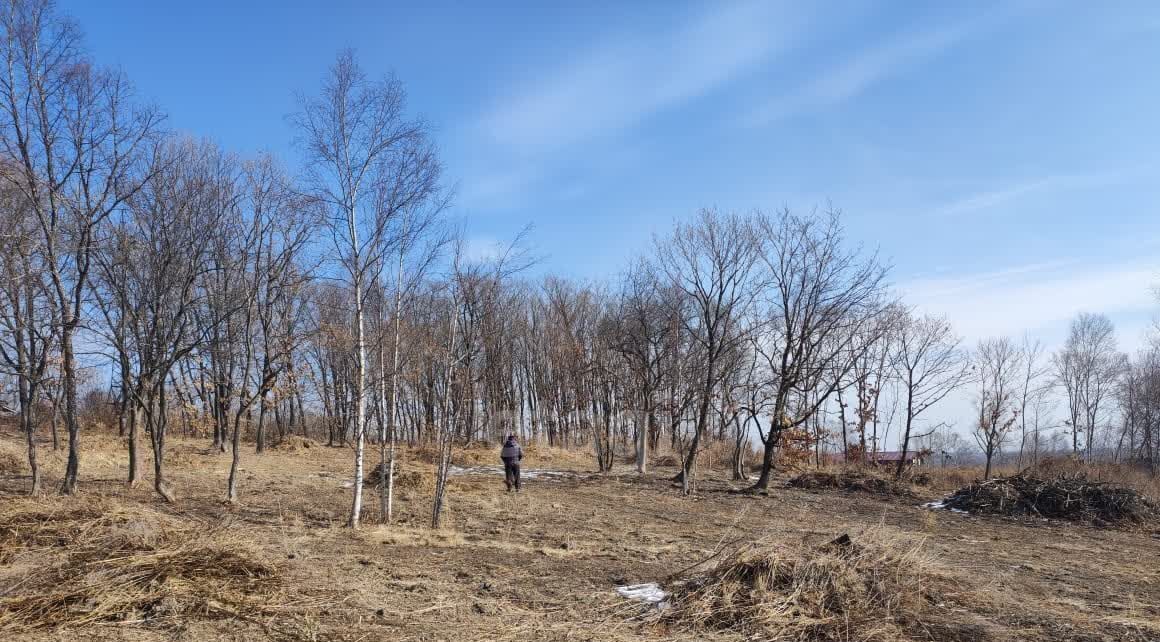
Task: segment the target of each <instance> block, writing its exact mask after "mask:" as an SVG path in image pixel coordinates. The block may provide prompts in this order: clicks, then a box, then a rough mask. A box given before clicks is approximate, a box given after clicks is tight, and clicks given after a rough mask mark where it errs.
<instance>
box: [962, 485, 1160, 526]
mask: <svg viewBox="0 0 1160 642" xmlns="http://www.w3.org/2000/svg"><path fill="white" fill-rule="evenodd" d="M942 506H943V507H945V508H953V509H958V510H964V511H967V512H970V513H983V514H991V515H1012V516H1021V515H1030V516H1035V517H1046V518H1052V519H1069V520H1102V521H1105V522H1112V523H1115V522H1142V521H1145V520H1148V519H1150V518H1153V517H1156V516H1157V514H1158V510H1157V508H1158V507H1157V506H1156V504H1155V503H1154V502H1152V501H1151V500H1149V499H1148V498H1147V497H1145V496H1144V495H1141V494H1140V493H1139V492H1137V491H1135V490H1133V489H1131V488H1127V487H1124V486H1119V485H1116V484H1111V483H1106V482H1098V481H1093V480H1090V479H1088V477H1087V476H1086V475H1084V474H1082V473H1078V474H1061V475H1056V476H1055V477H1051V478H1047V479H1044V478H1040V477H1035V476H1033V475H1030V474H1028V473H1027V472H1023V473H1019V474H1017V475H1012V476H1010V477H996V478H994V479H988V480H986V481H976V482H974V483H973V484H971V485H969V486H966V487H964V488H960V489H959V490H958V491H956V492H955V493H954V494H953V495H951V496H950V497H947V498H946V499H945V500H943V501H942Z"/></svg>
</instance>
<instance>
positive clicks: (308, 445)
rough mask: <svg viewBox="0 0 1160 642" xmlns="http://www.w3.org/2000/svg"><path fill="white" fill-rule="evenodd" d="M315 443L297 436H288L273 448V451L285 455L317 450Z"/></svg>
mask: <svg viewBox="0 0 1160 642" xmlns="http://www.w3.org/2000/svg"><path fill="white" fill-rule="evenodd" d="M319 447H320V445H319V443H318V442H317V441H314V440H313V439H309V438H307V437H301V436H299V435H289V436H287V437H286V438H285V439H283V440H282V441H280V442H278V443H277V444H275V445H274V446H273V449H274V450H277V451H280V452H286V453H296V452H301V451H304V450H312V449H314V448H319Z"/></svg>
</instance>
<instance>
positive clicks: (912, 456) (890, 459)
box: [868, 450, 923, 466]
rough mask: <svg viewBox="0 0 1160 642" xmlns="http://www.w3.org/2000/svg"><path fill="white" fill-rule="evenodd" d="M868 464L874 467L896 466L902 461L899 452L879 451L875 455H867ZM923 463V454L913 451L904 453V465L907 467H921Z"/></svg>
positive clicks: (900, 452)
mask: <svg viewBox="0 0 1160 642" xmlns="http://www.w3.org/2000/svg"><path fill="white" fill-rule="evenodd" d="M868 458H869V460H870V463H872V464H874V465H875V466H897V465H898V462H900V461H902V451H901V450H880V451H878V452H876V453H870V454H869V455H868ZM922 461H923V453H921V452H915V451H913V450H908V451H906V465H907V466H921V465H922Z"/></svg>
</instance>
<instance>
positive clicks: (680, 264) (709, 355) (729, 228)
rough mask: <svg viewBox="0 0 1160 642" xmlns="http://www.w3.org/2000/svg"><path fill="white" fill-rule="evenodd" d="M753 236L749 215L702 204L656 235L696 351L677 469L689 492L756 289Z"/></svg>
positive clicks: (663, 268)
mask: <svg viewBox="0 0 1160 642" xmlns="http://www.w3.org/2000/svg"><path fill="white" fill-rule="evenodd" d="M758 239H759V237H758V230H757V228H756V227H755V221H754V220H753V218H752V217H745V216H741V215H738V214H723V213H721V212H717V211H715V210H701V211H700V212H699V213H698V214H697V217H696V219H695V220H694V221H693V222H691V223H678V224H677V225H676V229H674V231H673V233H672V234H671V235H670V236H669V237H667V238H666V239H664V240H658V241H657V247H656V257H657V266H658V268H659V270H660V272H661V273H662V274H663V275H664V277H665V279H666V280H667V281H669V282H670V283H672V284H674V285H675V286H676V287H678V288H679V289H680V290H681V292H682V293H683V294H684V296H685V297H687V298H688V300H689V302H690V306H689V307H690V310H689V312H690V314H688V315H682V319H681V321H682V323H683V324H684V325H685V328H686V330H687V332H688V334H689V336H690V337H692V339H693V340H694V341H695V342H696V344H697V346H698V352H699V354H700V355H701V356H700V363H699V364H698V370H699V376H700V384H699V387H698V403H697V414H696V419H695V421H696V423H695V427H694V431H693V438H692V441H691V442H690V444H689V447H688V452H687V453H686V455H685V460H684V465H683V466H682V468H681V473H680V475H679V477H680V481H681V489H682V491H683V492H684V493H685V494H688V493H690V492H691V482H692V475H693V467H694V465H695V463H696V461H697V452H698V450H699V448H700V444H701V439H702V437H703V435H704V433H705V429H706V427H707V425H708V421H709V414H710V410H711V408H712V402H713V391H714V390H715V389H716V387H717V384H718V383H719V382H720V380H721V377H722V368H721V364H722V361H723V360H724V356H725V355H726V354H728V353H729V352H732V351H734V350H735V349H736V348H737V347H738V346H740V345H743V344H744V343H745V341H746V339H747V336H748V328H747V326H746V324H747V323H748V322H749V321H750V318H751V316H752V311H753V305H754V303H755V301H756V299H757V296H758V293H759V291H760V290H759V288H758V287H756V286H755V284H754V283H753V282H752V281H751V278H752V277H753V275H754V273H755V268H756V266H757V261H758V259H759V257H760V252H761V244H760V242H759V240H758Z"/></svg>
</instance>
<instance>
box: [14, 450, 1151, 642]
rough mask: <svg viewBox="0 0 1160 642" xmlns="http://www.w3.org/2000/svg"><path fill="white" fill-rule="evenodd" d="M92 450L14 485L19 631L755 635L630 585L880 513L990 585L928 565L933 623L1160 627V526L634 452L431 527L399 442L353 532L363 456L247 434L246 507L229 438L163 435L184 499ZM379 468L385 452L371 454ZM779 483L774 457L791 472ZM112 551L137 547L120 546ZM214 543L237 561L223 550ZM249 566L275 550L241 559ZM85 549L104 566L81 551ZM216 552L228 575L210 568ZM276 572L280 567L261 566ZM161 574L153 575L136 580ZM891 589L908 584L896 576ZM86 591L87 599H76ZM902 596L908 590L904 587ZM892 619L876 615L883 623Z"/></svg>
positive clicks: (1132, 636)
mask: <svg viewBox="0 0 1160 642" xmlns="http://www.w3.org/2000/svg"><path fill="white" fill-rule="evenodd" d="M83 443H84V458H83V462H82V479H81V496H80V497H78V498H64V497H60V496H58V495H57V494H56V493H55V492H54V491H55V487H56V485H57V484H58V483H59V479H60V475H61V474H62V473H63V468H64V454H65V451H63V450H62V451H59V452H56V453H54V452H52V451H51V448H50V447H48V446H47V445H44V444H43V442H42V450H41V454H42V461H43V462H44V463H45V469H44V470H45V475H46V480H45V492H44V494H43V495H42V496H41V497H39V498H37V499H35V500H31V499H28V498H25V497H23V496H22V495H23V493H25V492H27V488H26V486H27V480H26V479H25V478H23V477H11V478H3V477H0V529H3V525H7V526H8V527H9V528H8V529H7V530H0V551H3V557H0V600H8V599H16V598H28V597H35V596H39V595H45V596H52V595H56V596H58V601H57V602H52V603H50V608H51V609H52V615H51V616H50V617H52V618H59V619H58V620H56V621H58V622H61V624H52V625H34V624H32V623H30V621H28V620H26V619H22V618H21V617H16V616H14V615H12V614H10V613H9V612H8V609H7V603H3V604H0V613H2V614H3V617H4V618H6V619H5V620H4V621H3V622H2V623H0V640H3V641H4V642H9V641H10V640H11V641H12V642H48V641H49V640H52V641H53V642H56V641H58V640H72V639H83V640H96V641H101V642H103V641H106V640H107V641H110V642H112V641H114V640H116V641H118V642H124V641H126V640H129V641H132V642H143V641H147V640H149V641H151V640H172V639H189V640H235V641H246V640H268V639H276V640H279V641H289V640H374V639H391V640H400V641H401V642H418V641H420V640H427V641H429V640H464V641H465V642H469V641H472V640H493V641H497V642H501V641H502V642H507V641H509V640H510V641H513V642H514V641H516V640H520V641H521V642H522V641H525V640H530V639H535V640H547V641H550V642H564V641H567V642H578V641H581V640H599V641H601V642H658V641H659V640H666V641H675V640H698V641H705V642H709V641H711V642H743V641H745V642H752V641H753V640H755V639H769V638H771V637H773V636H771V635H770V634H768V633H767V634H760V633H747V632H743V631H741V630H740V629H737V630H729V629H725V628H697V627H692V626H690V625H688V624H681V623H678V622H672V623H671V627H670V628H669V629H668V630H667V631H658V629H657V628H656V627H655V626H652V625H651V624H649V623H648V622H642V621H641V620H640V619H639V618H636V617H633V616H634V615H636V614H639V613H640V610H639V605H638V604H636V603H631V602H626V601H625V600H623V598H621V597H620V596H618V595H617V594H616V592H615V588H616V587H617V586H620V585H624V584H632V583H640V582H649V581H663V580H664V578H666V577H669V576H670V575H672V574H673V572H674V570H675V569H682V568H689V567H690V565H694V564H696V563H697V562H701V561H703V560H705V559H706V557H707V556H709V555H712V554H713V553H714V552H715V551H720V550H722V549H723V548H724V549H725V550H727V551H728V552H729V553H732V552H735V548H734V547H733V546H726V547H722V545H721V543H722V542H735V543H737V544H735V545H739V546H744V544H741V543H743V542H761V544H757V545H753V546H750V547H746V548H748V549H751V550H753V552H754V553H759V552H760V551H758V549H759V548H763V549H765V550H775V551H781V552H782V553H781V554H784V555H785V556H786V558H785V559H786V560H788V561H789V562H793V561H794V560H804V559H805V557H807V556H813V555H815V551H816V549H818V546H817V544H818V543H821V542H826V541H828V540H831V539H833V537H834V535H836V534H838V533H843V532H848V533H851V534H855V535H854V543H855V544H858V545H865V544H866V540H867V538H866V536H864V535H861V534H859V533H862V532H863V531H866V530H867V529H870V530H873V529H875V528H883V529H885V531H886V532H885V537H887V538H895V537H897V538H898V541H899V542H900V544H899V546H898V547H896V548H895V549H894V552H895V553H898V554H905V553H907V551H908V550H909V549H908V547H909V546H911V545H914V544H916V542H917V540H915V539H913V538H914V537H919V536H921V535H922V534H925V535H926V536H927V537H928V539H927V540H926V542H925V544H923V545H922V547H921V548H920V549H919V550H918V552H917V553H916V555H917V556H918V558H920V559H925V560H927V561H928V562H929V561H930V560H931V559H932V558H933V560H934V562H935V563H937V566H938V568H939V569H945V572H946V573H948V575H949V576H951V577H953V578H958V577H967V578H970V582H971V586H973V587H978V592H979V593H980V594H981V597H980V599H979V601H970V602H967V601H966V600H965V599H964V600H960V599H958V596H957V595H956V594H954V593H953V592H948V591H947V590H946V589H945V587H943V586H942V585H941V584H939V583H937V581H936V580H937V577H938V573H936V574H935V576H934V578H935V579H931V578H932V576H928V575H922V576H921V577H920V578H919V580H918V581H920V582H931V583H930V584H927V585H924V586H925V587H927V588H924V590H926V591H927V592H928V594H929V595H934V596H942V597H945V598H947V599H948V602H947V604H949V605H951V606H953V608H954V610H953V612H947V611H946V610H945V609H944V607H942V606H939V605H938V604H933V605H930V606H929V608H930V609H931V610H929V611H926V612H925V615H923V616H921V617H920V618H919V620H918V621H919V622H921V623H922V624H923V625H925V626H927V627H929V628H928V631H929V635H928V636H927V637H926V638H925V639H928V640H954V639H956V638H957V639H964V640H965V639H974V640H981V639H993V640H995V641H996V642H998V641H1000V640H1012V641H1013V640H1019V641H1020V642H1024V641H1031V642H1049V641H1050V642H1057V641H1059V640H1070V641H1073V642H1081V641H1082V642H1123V641H1125V640H1130V641H1132V642H1151V641H1152V640H1157V639H1160V625H1157V624H1155V623H1156V622H1160V585H1158V584H1157V583H1156V582H1155V572H1154V570H1153V569H1152V568H1151V566H1149V565H1148V564H1145V563H1143V562H1142V560H1151V559H1153V558H1155V556H1156V555H1160V538H1157V537H1154V535H1160V532H1157V533H1153V532H1148V531H1145V530H1141V529H1137V530H1127V529H1095V528H1088V527H1084V526H1078V525H1074V524H1069V523H1062V522H1050V523H1043V524H1036V525H1035V527H1034V528H1032V527H1030V526H1028V525H1027V524H1025V523H1024V522H1023V521H1011V520H997V519H980V518H973V517H968V516H962V515H955V514H951V513H949V512H941V511H930V510H923V509H921V508H919V507H918V506H917V504H918V503H919V502H917V501H907V502H903V501H893V500H892V501H890V503H885V502H884V501H882V500H883V496H880V495H870V494H867V493H859V492H851V493H845V492H805V491H800V490H797V489H793V488H773V489H771V491H770V493H769V495H768V496H761V495H750V494H745V493H738V492H734V491H735V487H736V484H734V483H733V482H731V481H730V480H729V477H730V476H729V474H728V469H727V468H721V469H718V470H716V471H711V470H708V469H706V468H704V467H702V466H700V465H699V474H698V484H697V492H696V493H694V494H693V495H692V496H690V497H685V496H682V495H681V494H680V492H679V491H678V490H677V489H675V488H674V487H673V485H672V483H671V481H670V478H671V476H672V473H673V472H674V471H673V469H668V470H664V469H659V468H658V469H655V470H653V471H652V472H650V473H649V474H646V475H637V474H636V473H635V472H633V471H632V469H631V467H630V466H628V465H625V464H623V462H621V461H619V460H618V463H617V466H616V469H615V470H614V471H613V472H612V473H610V474H607V475H592V476H577V477H570V478H564V479H553V480H550V481H549V480H536V479H529V480H528V483H527V486H526V488H525V490H524V492H523V493H521V494H519V495H516V494H514V493H513V494H508V493H505V492H503V483H502V480H501V478H499V477H496V476H487V475H478V476H454V477H452V478H451V480H450V487H449V489H448V495H447V502H448V504H447V509H446V514H445V516H444V517H445V519H444V524H445V529H443V530H438V531H433V530H430V529H428V528H426V525H427V524H428V523H429V521H430V511H431V497H432V493H431V489H430V487H429V486H427V483H428V481H427V480H429V479H430V477H431V475H432V471H433V466H432V465H431V463H429V462H424V461H422V460H421V459H420V457H418V456H417V455H418V453H416V452H415V451H413V450H411V449H409V448H403V449H401V450H400V453H399V474H400V478H399V480H397V481H398V487H399V489H400V492H398V493H397V494H396V502H395V513H394V521H395V523H394V525H392V526H380V525H378V524H377V522H378V520H379V515H378V496H377V489H374V488H371V489H367V490H366V491H365V492H366V493H368V494H367V495H364V506H365V510H364V513H363V522H364V527H363V529H362V530H360V531H357V532H356V531H351V530H350V529H347V528H343V524H344V523H345V521H346V518H347V512H348V511H349V507H350V500H351V489H350V488H349V487H347V486H346V483H347V482H349V479H350V477H349V475H350V472H351V470H352V452H351V449H350V448H328V447H320V448H313V447H311V448H308V449H302V450H298V451H294V452H284V451H279V450H269V451H267V452H266V453H263V454H261V455H258V454H255V453H254V452H253V449H252V447H250V446H249V445H247V447H246V448H245V450H244V451H243V458H242V462H241V466H240V468H239V471H240V492H241V495H240V501H239V502H237V503H236V504H230V505H226V504H224V503H223V502H222V499H223V495H224V490H225V482H226V478H227V476H228V474H229V463H230V458H229V456H228V454H221V453H219V452H217V451H216V450H215V449H212V448H210V447H209V441H208V439H205V438H196V439H195V438H185V437H182V436H180V435H175V436H174V438H173V439H172V441H171V442H170V444H169V445H168V447H167V456H166V460H167V462H168V464H167V466H168V469H167V476H168V480H169V482H170V484H171V485H172V486H173V487H174V488H175V489H176V490H177V491H178V492H179V494H180V500H179V502H178V503H176V504H173V505H165V504H163V503H161V502H160V501H159V500H158V499H157V498H156V497H155V495H154V493H153V492H152V490H151V488H150V481H151V474H152V470H151V464H150V461H149V452H148V450H149V449H148V448H145V449H144V451H145V452H144V455H145V458H144V461H143V462H142V464H143V466H142V472H143V473H144V477H143V479H142V483H141V484H138V485H137V486H136V487H135V488H128V487H126V486H125V484H124V481H123V480H124V475H125V465H126V457H125V453H124V445H123V443H122V441H121V440H119V439H117V438H116V437H115V436H112V435H100V434H96V433H90V434H88V435H86V437H85V441H84V442H83ZM0 450H10V451H11V452H13V453H15V454H17V455H23V436H22V435H21V434H19V433H17V432H14V431H0ZM473 450H475V451H476V452H477V454H478V456H479V457H484V458H486V459H483V460H481V461H482V463H484V464H487V465H491V466H495V465H498V461H496V460H495V459H494V458H495V457H496V455H497V452H496V451H497V450H498V446H494V445H493V446H488V447H480V448H475V449H473ZM529 451H531V448H530V447H529ZM456 457H457V458H458V457H459V452H458V450H457V451H456ZM459 461H461V460H459ZM545 461H547V462H551V463H544V462H545ZM557 462H559V463H557ZM368 463H369V464H371V465H373V464H377V463H378V458H377V452H376V453H374V454H373V455H372V456H371V457H370V458H369V460H368ZM526 463H528V465H529V467H530V468H533V469H535V468H548V469H555V470H567V469H570V468H573V469H576V470H588V471H590V470H592V468H593V460H592V455H591V453H590V452H589V451H587V450H578V451H576V452H565V453H560V454H556V453H552V452H548V453H546V454H544V453H540V452H529V455H528V460H527V462H526ZM654 464H655V460H654V462H650V468H651V467H652V466H653V465H654ZM407 478H410V479H413V480H414V481H415V483H416V487H415V488H409V485H410V482H409V481H406V480H407ZM786 478H787V475H786V474H785V472H784V471H782V470H781V469H779V473H778V478H777V479H778V480H779V482H781V481H784V480H785V479H786ZM932 497H933V493H932ZM880 524H883V525H884V526H878V525H880ZM870 539H871V541H872V542H873V541H876V540H874V538H873V536H871V538H870ZM800 542H812V543H814V544H813V545H803V544H800ZM118 550H120V551H123V554H122V555H121V556H120V557H123V558H124V559H114V558H115V557H117V556H115V555H112V554H111V553H110V551H112V552H116V551H118ZM74 553H75V554H76V555H75V557H74ZM218 553H221V554H222V555H223V557H214V555H215V554H218ZM799 554H800V555H799ZM867 554H868V555H869V553H867ZM795 556H798V557H795ZM239 558H240V560H241V562H245V563H247V564H248V563H250V562H254V563H256V564H257V565H258V566H257V567H256V568H249V570H248V571H239V570H238V567H237V563H241V562H239ZM713 559H714V560H716V559H720V558H719V557H718V558H713ZM86 560H87V562H86V563H88V562H91V564H88V565H86V566H83V567H82V566H80V563H81V562H85V561H86ZM867 562H869V560H867ZM798 563H801V564H804V563H805V562H802V561H799V562H798ZM834 563H836V562H834V561H833V560H830V561H828V562H826V564H834ZM210 566H212V567H214V568H217V567H219V566H220V567H222V568H224V569H225V570H224V571H223V572H222V574H220V575H214V574H213V573H212V572H210V573H204V572H203V571H202V570H200V569H205V568H207V567H210ZM817 566H825V564H822V562H821V561H820V560H819V561H818V562H816V565H815V567H817ZM694 568H698V569H699V568H702V566H695V567H694ZM794 568H798V567H797V566H795V567H794ZM801 568H802V569H805V568H806V566H802V567H801ZM827 568H828V567H827ZM885 568H890V567H885ZM908 568H909V567H908ZM921 568H926V567H920V569H921ZM231 569H233V570H231ZM263 569H268V570H270V571H271V572H270V574H269V575H266V576H263V573H264V572H265V571H264V570H263ZM82 572H83V574H82ZM902 572H907V571H905V570H904V571H902ZM90 573H91V574H92V575H91V577H90V575H89V574H90ZM247 573H248V574H247ZM151 575H152V576H153V577H156V578H158V581H157V582H155V583H144V584H142V582H143V581H144V578H146V577H149V576H151ZM679 576H680V577H682V578H688V579H692V578H689V576H688V575H687V574H684V573H681V574H679ZM851 577H852V576H851ZM907 577H909V576H907ZM881 581H882V582H883V585H884V586H893V585H891V584H889V582H890V580H889V578H885V579H883V580H881ZM89 583H91V584H89ZM122 585H124V586H122ZM838 585H839V586H846V584H842V583H839V584H838ZM955 585H956V588H957V586H960V585H962V582H961V581H960V580H958V579H956V580H955ZM73 590H79V591H82V593H80V594H79V595H76V596H74V597H73V598H70V599H60V598H61V596H66V597H67V594H68V591H73ZM867 590H869V589H867ZM827 594H828V593H824V592H822V593H817V595H827ZM805 595H806V593H802V594H801V596H803V597H802V599H804V596H805ZM167 596H168V597H169V599H166V597H167ZM901 599H902V602H903V606H905V604H908V603H909V600H910V599H911V596H905V595H904V596H903V597H902V598H901ZM878 604H885V605H887V607H888V608H891V609H893V608H897V605H896V604H895V605H892V604H891V603H890V602H888V601H887V602H881V601H880V602H878ZM806 606H809V605H808V604H807V605H806ZM951 606H948V607H946V608H951ZM28 608H30V606H28V607H26V606H22V607H21V611H20V612H23V613H27V612H28ZM827 608H828V607H827ZM875 608H877V607H875ZM827 612H829V613H831V614H832V613H834V612H835V611H832V610H830V611H827ZM790 615H792V611H791V612H790V613H787V616H790ZM827 617H830V616H827ZM833 617H836V616H833ZM883 617H886V618H894V615H893V612H892V614H891V615H888V616H883ZM964 620H967V621H968V622H969V623H970V624H964V623H963V621H964ZM910 621H911V620H910V619H908V618H907V617H905V616H900V617H899V619H897V620H894V619H890V620H889V622H888V624H882V623H879V624H880V626H893V627H896V628H901V630H902V631H903V633H904V634H906V635H915V636H916V637H921V636H919V635H918V634H917V633H915V631H917V629H910V628H907V627H908V626H909V624H908V622H910ZM831 624H832V625H833V626H834V627H837V624H836V620H832V621H831V620H827V621H826V623H822V624H819V626H831ZM867 626H869V625H867ZM971 626H975V627H976V628H974V629H972V628H971ZM828 630H832V631H833V630H836V628H835V629H828ZM889 630H890V629H883V628H874V627H873V626H871V628H867V629H865V631H866V632H869V633H873V634H875V635H878V636H879V639H881V638H882V637H884V636H888V633H885V632H884V631H889ZM839 633H840V632H839ZM858 633H859V632H858V631H855V630H854V629H851V630H850V637H849V639H867V638H870V639H873V638H872V637H870V636H869V635H863V636H861V637H859V635H858ZM837 634H838V633H835V635H837ZM839 639H841V638H839Z"/></svg>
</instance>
